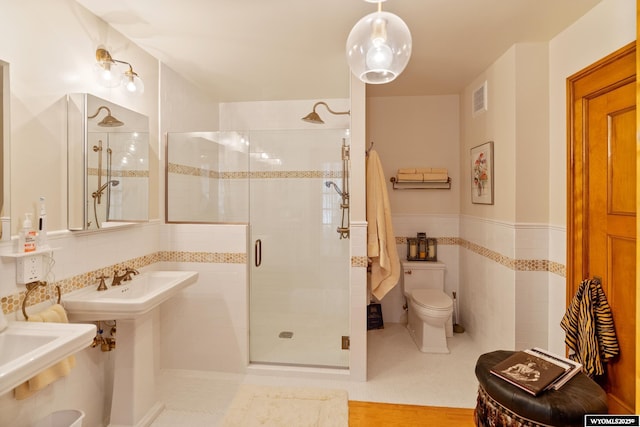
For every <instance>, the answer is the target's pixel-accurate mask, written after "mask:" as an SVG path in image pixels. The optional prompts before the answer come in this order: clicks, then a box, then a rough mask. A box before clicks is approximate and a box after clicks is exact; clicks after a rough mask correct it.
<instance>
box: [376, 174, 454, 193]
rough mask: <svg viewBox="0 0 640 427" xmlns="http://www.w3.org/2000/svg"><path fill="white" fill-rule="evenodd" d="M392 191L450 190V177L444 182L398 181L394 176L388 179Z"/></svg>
mask: <svg viewBox="0 0 640 427" xmlns="http://www.w3.org/2000/svg"><path fill="white" fill-rule="evenodd" d="M389 181H391V183H392V184H393V189H394V190H450V189H451V177H449V178H447V180H446V181H398V179H397V178H396V177H395V176H392V177H391V179H389Z"/></svg>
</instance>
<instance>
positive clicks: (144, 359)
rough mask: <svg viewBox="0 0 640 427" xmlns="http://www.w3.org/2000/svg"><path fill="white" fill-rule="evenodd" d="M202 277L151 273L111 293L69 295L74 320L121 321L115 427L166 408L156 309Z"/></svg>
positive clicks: (140, 422)
mask: <svg viewBox="0 0 640 427" xmlns="http://www.w3.org/2000/svg"><path fill="white" fill-rule="evenodd" d="M197 280H198V273H197V272H195V271H149V272H145V273H141V274H139V275H137V276H133V280H130V281H127V282H122V285H120V286H114V287H110V288H109V289H107V290H106V291H98V290H97V286H91V287H88V288H84V289H81V290H79V291H75V292H72V293H70V294H68V295H65V296H63V298H62V304H63V305H64V307H65V309H66V310H67V313H68V314H69V319H70V320H73V321H89V320H90V321H98V320H117V321H118V332H117V341H116V349H115V350H114V351H115V352H116V354H115V373H114V382H113V399H112V403H111V420H110V424H109V425H110V426H111V427H116V426H118V427H119V426H146V425H149V424H151V422H152V421H153V420H154V419H155V418H156V417H157V416H158V415H159V414H160V412H161V411H162V409H163V408H164V405H163V404H162V403H160V402H158V401H157V399H156V392H155V372H154V367H153V352H154V348H153V336H154V334H153V321H152V320H153V319H152V316H151V312H152V311H153V309H155V308H156V307H158V306H159V305H160V304H161V303H163V302H165V301H167V300H168V299H169V298H171V297H173V296H174V295H176V294H177V293H178V292H180V291H181V290H182V289H184V288H186V287H187V286H190V285H192V284H193V283H195V282H196V281H197Z"/></svg>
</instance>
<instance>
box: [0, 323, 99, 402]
mask: <svg viewBox="0 0 640 427" xmlns="http://www.w3.org/2000/svg"><path fill="white" fill-rule="evenodd" d="M1 315H2V314H1V313H0V316H1ZM95 335H96V327H95V325H87V324H70V323H42V322H10V323H9V326H8V327H7V329H5V330H4V331H2V332H0V395H2V394H4V393H7V392H9V391H11V390H12V389H13V388H14V387H16V386H17V385H19V384H21V383H23V382H24V381H26V380H28V379H29V378H31V377H33V376H34V375H35V374H37V373H38V372H40V371H42V370H44V369H46V368H48V367H49V366H51V365H53V364H54V363H57V362H59V361H61V360H62V359H64V358H66V357H68V356H70V355H72V354H74V353H76V352H78V351H80V350H83V349H85V348H87V347H89V345H91V343H92V342H93V337H95Z"/></svg>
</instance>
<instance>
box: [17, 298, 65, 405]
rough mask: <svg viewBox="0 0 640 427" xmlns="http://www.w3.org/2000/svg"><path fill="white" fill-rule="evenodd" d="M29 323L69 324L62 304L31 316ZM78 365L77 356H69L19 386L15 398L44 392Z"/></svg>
mask: <svg viewBox="0 0 640 427" xmlns="http://www.w3.org/2000/svg"><path fill="white" fill-rule="evenodd" d="M28 321H29V322H54V323H68V322H69V321H68V319H67V312H66V311H65V310H64V308H63V307H62V306H61V305H60V304H56V305H54V306H52V307H49V308H48V309H46V310H44V311H41V312H40V313H38V314H33V315H31V316H29V319H28ZM75 365H76V358H75V356H69V357H67V358H66V359H63V360H61V361H60V362H58V363H56V364H55V365H53V366H50V367H49V368H47V369H45V370H44V371H42V372H40V373H39V374H36V375H35V376H34V377H33V378H31V379H30V380H27V381H25V382H23V383H22V384H20V385H19V386H17V387H16V388H15V389H14V390H13V391H14V397H15V398H16V400H22V399H26V398H27V397H29V396H31V395H32V394H34V393H35V392H37V391H39V390H42V389H43V388H45V387H46V386H48V385H49V384H51V383H52V382H54V381H55V380H57V379H58V378H61V377H64V376H65V375H67V374H68V373H69V372H70V371H71V368H73V367H74V366H75Z"/></svg>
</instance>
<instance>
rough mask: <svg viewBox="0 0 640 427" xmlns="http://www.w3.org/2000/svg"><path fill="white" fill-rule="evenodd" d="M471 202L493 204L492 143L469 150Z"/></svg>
mask: <svg viewBox="0 0 640 427" xmlns="http://www.w3.org/2000/svg"><path fill="white" fill-rule="evenodd" d="M471 202H472V203H479V204H483V205H492V204H493V141H489V142H485V143H484V144H481V145H478V146H477V147H473V148H472V149H471Z"/></svg>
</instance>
